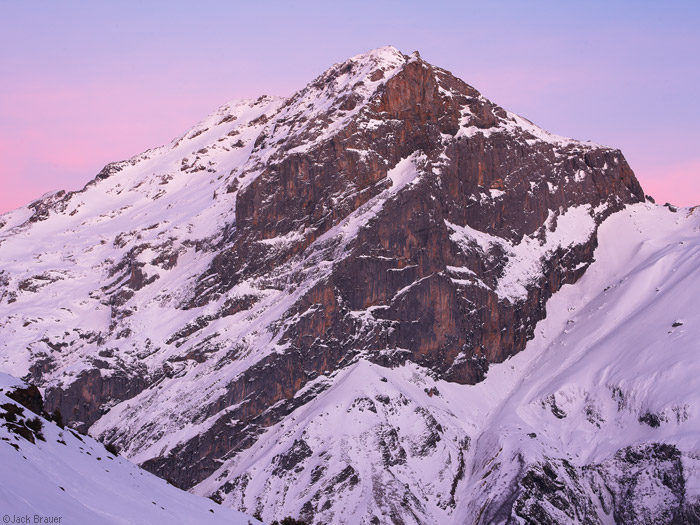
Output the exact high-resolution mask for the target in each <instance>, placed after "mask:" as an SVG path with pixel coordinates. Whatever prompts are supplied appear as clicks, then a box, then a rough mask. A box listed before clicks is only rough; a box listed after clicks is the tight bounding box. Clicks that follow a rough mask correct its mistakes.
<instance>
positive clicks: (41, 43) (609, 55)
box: [0, 0, 700, 213]
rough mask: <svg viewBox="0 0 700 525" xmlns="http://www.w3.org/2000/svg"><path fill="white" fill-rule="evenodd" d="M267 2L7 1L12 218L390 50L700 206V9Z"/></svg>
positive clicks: (1, 159)
mask: <svg viewBox="0 0 700 525" xmlns="http://www.w3.org/2000/svg"><path fill="white" fill-rule="evenodd" d="M252 4H253V3H252V2H234V1H223V0H221V1H212V0H198V1H196V2H195V1H192V2H183V1H174V0H170V1H154V0H151V1H148V2H143V1H139V2H135V1H124V0H122V1H119V2H117V1H114V2H106V1H105V2H102V1H101V2H95V1H84V2H78V1H61V2H55V1H46V2H42V1H33V0H26V1H19V0H17V1H15V0H0V185H1V186H0V187H1V188H2V190H0V213H1V212H4V211H7V210H9V209H12V208H15V207H17V206H20V205H23V204H26V203H27V202H29V201H30V200H33V199H35V198H38V197H39V196H41V195H42V194H43V193H45V192H47V191H51V190H55V189H67V190H74V189H79V188H81V187H82V186H83V185H84V184H85V183H86V182H87V181H89V180H90V179H92V178H93V177H94V176H95V175H96V174H97V173H98V172H99V171H100V169H101V168H102V166H104V165H105V164H106V163H108V162H111V161H115V160H121V159H124V158H128V157H131V156H133V155H135V154H137V153H140V152H141V151H143V150H145V149H147V148H150V147H154V146H158V145H161V144H164V143H167V142H169V141H170V140H171V139H172V138H174V137H175V136H176V135H179V134H180V133H182V132H184V131H185V130H187V129H188V128H189V127H191V126H192V125H194V124H195V123H196V122H197V121H199V120H201V119H202V118H204V117H205V116H206V115H207V114H208V113H209V112H210V111H212V110H214V109H215V108H216V107H218V106H220V105H221V104H223V103H225V102H227V101H228V100H231V99H234V98H240V97H257V96H259V95H261V94H263V93H265V94H273V95H290V94H292V93H293V92H294V91H295V90H297V89H299V88H301V87H303V86H304V85H305V84H306V83H307V82H309V81H311V80H312V79H313V78H314V77H315V76H317V75H318V74H320V73H321V72H323V71H324V70H325V69H326V68H327V67H329V66H330V65H332V64H333V63H336V62H339V61H342V60H344V59H346V58H348V57H350V56H352V55H355V54H358V53H361V52H364V51H367V50H369V49H372V48H375V47H380V46H383V45H386V44H391V45H394V46H396V47H398V48H399V49H400V50H401V51H403V52H404V53H410V52H412V51H414V50H419V51H420V53H421V56H423V58H424V59H426V60H428V61H429V62H431V63H433V64H435V65H438V66H441V67H444V68H445V69H448V70H450V71H452V72H453V73H454V74H456V75H457V76H459V77H460V78H462V79H464V80H465V81H466V82H467V83H469V84H471V85H473V86H474V87H476V88H477V89H479V90H480V91H481V92H482V93H483V94H484V95H485V96H486V97H487V98H489V99H491V100H493V101H494V102H496V103H498V104H499V105H501V106H504V107H506V108H508V109H510V110H511V111H515V112H516V113H519V114H520V115H522V116H524V117H527V118H528V119H530V120H532V121H533V122H535V123H536V124H538V125H540V126H542V127H543V128H545V129H547V130H548V131H551V132H554V133H558V134H560V135H565V136H569V137H574V138H578V139H582V140H592V141H594V142H598V143H602V144H606V145H609V146H613V147H616V148H620V149H621V150H622V151H623V153H624V154H625V156H626V157H627V160H628V161H629V163H630V165H631V166H632V168H633V169H634V171H635V172H636V174H637V176H638V178H639V179H640V182H641V183H642V186H643V187H644V189H645V190H646V192H647V193H650V194H652V195H653V196H654V197H656V199H657V201H659V200H660V201H661V202H666V201H670V202H673V203H675V204H679V205H693V204H700V147H699V144H700V97H699V96H698V95H699V86H700V30H699V29H698V28H700V2H696V1H680V0H679V1H673V2H656V1H654V2H652V1H644V0H637V1H616V2H610V1H607V2H603V1H591V0H589V1H586V2H583V1H574V0H571V1H565V2H562V1H560V0H559V1H536V0H532V1H493V2H483V1H481V2H469V1H460V2H457V1H451V2H448V1H444V2H439V1H434V2H431V3H430V4H428V3H427V2H410V1H404V2H398V1H384V2H381V1H362V0H356V1H353V2H328V1H324V2H320V1H319V2H315V1H313V2H311V1H309V2H272V1H258V2H256V3H255V5H252Z"/></svg>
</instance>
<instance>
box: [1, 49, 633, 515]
mask: <svg viewBox="0 0 700 525" xmlns="http://www.w3.org/2000/svg"><path fill="white" fill-rule="evenodd" d="M642 200H643V193H642V190H641V187H640V186H639V183H638V182H637V180H636V178H635V176H634V173H633V172H632V170H631V169H630V167H629V166H628V165H627V162H626V161H625V159H624V157H623V156H622V154H621V153H620V152H619V151H618V150H614V149H610V148H606V147H602V146H598V145H594V144H590V143H582V142H579V141H575V140H571V139H566V138H563V137H557V136H555V135H552V134H549V133H547V132H545V131H543V130H541V129H540V128H538V127H536V126H535V125H533V124H532V123H530V122H529V121H527V120H526V119H523V118H521V117H519V116H517V115H515V114H513V113H510V112H508V111H507V110H505V109H503V108H501V107H499V106H498V105H496V104H494V103H492V102H490V101H489V100H487V99H486V98H484V97H483V96H482V95H481V94H480V93H479V92H478V91H477V90H476V89H475V88H473V87H471V86H469V85H468V84H466V83H465V82H463V81H462V80H460V79H458V78H456V77H454V76H453V75H452V74H451V73H449V72H448V71H445V70H443V69H441V68H439V67H435V66H432V65H430V64H428V63H427V62H425V61H424V60H423V59H422V58H420V56H419V55H418V54H417V53H415V54H413V55H411V56H406V55H403V54H401V53H400V52H398V51H397V50H396V49H394V48H391V47H385V48H380V49H377V50H373V51H370V52H368V53H365V54H363V55H358V56H356V57H353V58H351V59H349V60H347V61H345V62H343V63H340V64H336V65H334V66H332V67H331V68H330V69H329V70H328V71H326V72H325V73H323V74H322V75H320V76H319V77H318V78H316V79H315V80H314V81H312V82H311V83H310V84H308V85H307V86H306V87H305V88H303V89H302V90H300V91H299V92H297V93H295V94H294V95H293V96H291V97H289V98H287V99H280V98H273V97H265V96H263V97H260V98H258V99H256V100H244V101H235V102H233V103H229V104H226V105H225V106H222V107H221V108H220V109H219V110H217V111H216V112H214V113H213V114H212V115H210V116H209V117H207V118H206V119H205V120H204V121H202V122H201V123H200V124H198V125H197V126H195V127H194V128H192V129H191V130H189V131H188V132H187V133H185V134H184V135H182V136H181V137H179V138H178V139H176V140H175V141H173V142H172V143H171V144H169V145H167V146H163V147H161V148H156V149H154V150H149V151H147V152H144V153H142V154H141V155H137V156H136V157H133V158H132V159H129V160H126V161H122V162H118V163H113V164H110V165H108V166H107V167H106V168H105V169H104V170H103V171H102V173H101V174H99V175H98V176H97V177H96V179H95V180H94V181H92V182H91V183H90V184H88V185H87V186H86V187H85V188H84V190H82V191H80V192H75V193H69V194H58V193H57V194H53V195H52V196H50V197H47V198H46V199H43V200H41V201H37V202H35V203H33V204H32V205H31V206H30V207H27V208H24V209H20V210H16V211H15V212H12V213H10V214H6V215H4V216H3V218H2V226H1V228H0V244H1V245H2V255H1V256H0V257H1V258H2V259H1V261H2V264H1V265H0V268H2V271H0V319H3V321H1V322H0V330H1V331H2V332H1V333H2V334H4V335H6V337H5V338H4V339H3V340H2V342H1V343H0V352H1V355H2V358H3V360H4V361H3V362H4V363H5V366H6V367H7V368H9V369H10V370H8V371H11V372H13V373H14V374H15V375H18V376H31V377H32V378H33V380H34V381H36V382H38V383H39V384H40V386H41V387H42V388H44V389H45V392H46V403H47V407H48V409H49V410H53V409H55V408H59V409H60V410H61V412H62V413H63V414H64V418H65V419H66V420H67V421H71V422H72V423H73V424H74V425H76V426H78V427H81V428H84V429H90V432H91V433H93V435H96V436H101V437H103V438H105V439H108V440H109V441H110V442H116V443H117V444H118V445H119V446H120V447H121V448H122V449H123V450H124V451H125V453H126V454H128V455H129V456H130V457H131V458H133V459H135V460H137V461H138V462H140V463H142V464H143V465H145V466H146V467H147V468H148V469H149V470H151V471H153V472H155V473H157V474H158V475H160V476H162V477H166V478H170V479H172V480H174V481H175V482H176V483H178V484H179V485H181V486H184V487H192V486H194V485H196V484H197V483H200V482H203V481H204V480H207V479H209V481H210V482H211V479H210V477H211V476H213V475H214V473H215V472H216V483H219V485H220V486H224V485H226V483H229V482H232V481H231V480H229V479H227V474H225V473H223V472H220V471H219V472H217V470H218V469H219V467H220V465H221V462H222V461H223V460H222V458H227V459H231V458H236V457H244V456H245V454H247V453H248V452H247V451H249V449H250V448H251V447H252V446H253V445H254V444H255V443H256V440H257V437H258V436H259V435H260V434H261V433H263V432H265V429H267V428H269V427H270V426H271V425H274V424H276V423H278V422H280V421H282V420H284V418H285V417H287V416H288V415H289V414H290V413H292V412H293V411H294V410H295V409H298V408H299V407H301V406H304V405H306V404H307V403H309V402H310V401H311V400H313V399H315V398H316V397H317V396H318V395H320V394H321V393H322V392H323V391H324V390H326V389H328V388H330V387H331V386H332V384H333V381H334V379H333V378H335V377H339V374H340V373H341V372H342V371H344V370H346V369H347V368H348V367H351V366H354V365H355V364H357V363H359V362H363V363H364V362H366V363H371V364H372V366H374V367H385V368H395V367H401V366H403V365H406V366H409V365H410V366H414V367H418V369H420V370H424V371H426V373H427V374H430V375H431V376H433V377H434V378H435V379H436V380H443V381H448V382H451V383H456V384H474V383H478V382H480V381H482V380H483V379H484V377H485V376H486V374H487V372H488V369H489V366H490V364H492V363H498V362H501V361H503V360H504V359H506V358H508V357H509V356H512V355H514V354H516V353H518V352H520V351H521V350H522V349H523V348H524V347H525V345H526V343H527V341H528V340H530V339H531V338H532V337H533V335H534V331H535V326H536V324H537V322H538V321H539V320H541V319H543V318H544V317H545V315H546V304H547V300H548V299H549V297H550V296H551V295H552V294H553V293H554V292H556V291H557V290H559V289H560V288H561V287H562V286H563V285H564V284H567V283H574V282H576V281H577V280H578V279H579V278H580V277H581V276H582V275H583V274H584V272H585V271H586V269H587V268H588V266H589V265H590V264H591V263H592V261H593V252H594V249H595V247H596V245H597V232H598V227H599V225H600V224H601V223H602V222H603V221H604V220H605V219H606V218H607V217H608V216H610V215H611V214H612V213H615V212H616V211H619V210H622V209H623V208H624V207H625V206H626V205H627V204H630V203H635V202H639V201H642ZM30 219H31V220H30ZM17 348H19V349H22V350H20V351H19V352H18V351H17V350H16V349H17ZM373 370H374V369H373ZM378 395H379V394H378ZM397 402H399V403H400V402H401V401H400V400H399V401H397ZM368 406H370V405H369V404H368ZM404 406H405V405H404ZM428 419H429V418H427V419H426V421H427V420H428ZM299 447H300V450H302V449H304V447H303V445H299ZM299 447H298V448H299ZM304 450H305V449H304ZM302 453H304V452H303V451H302ZM348 472H349V471H348ZM348 477H349V478H351V475H350V474H348ZM238 482H239V483H243V481H241V480H239V481H238ZM212 483H213V482H212ZM237 490H242V491H244V492H245V490H246V489H245V488H241V487H240V486H239V488H238V489H237ZM445 501H450V500H449V498H447V499H446V500H445Z"/></svg>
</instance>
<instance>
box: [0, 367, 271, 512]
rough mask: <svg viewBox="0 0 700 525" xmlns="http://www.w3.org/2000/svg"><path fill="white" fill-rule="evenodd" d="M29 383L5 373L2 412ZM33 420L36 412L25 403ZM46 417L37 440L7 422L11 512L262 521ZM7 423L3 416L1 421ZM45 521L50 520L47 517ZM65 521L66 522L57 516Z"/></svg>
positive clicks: (4, 444)
mask: <svg viewBox="0 0 700 525" xmlns="http://www.w3.org/2000/svg"><path fill="white" fill-rule="evenodd" d="M22 386H23V383H22V382H21V381H19V380H17V379H15V378H13V377H12V376H8V375H7V374H0V405H2V406H1V407H0V413H5V412H7V409H6V407H5V405H6V404H12V405H15V406H18V405H17V404H16V402H15V401H13V400H12V399H10V398H9V397H7V395H6V394H7V393H9V392H11V391H12V390H14V389H15V388H16V387H22ZM23 416H24V418H25V419H30V418H32V417H36V415H35V414H33V413H31V412H30V411H29V410H28V409H26V408H24V414H23ZM41 420H42V421H43V429H42V433H43V435H44V438H45V441H42V440H40V439H37V440H36V443H34V444H32V443H30V442H29V441H28V440H27V439H25V438H23V437H20V436H18V435H17V434H16V433H13V432H10V431H9V430H8V428H7V426H5V425H2V424H0V464H1V465H2V469H0V508H2V513H3V514H4V515H10V516H21V517H23V516H26V515H29V516H31V520H32V521H31V523H38V522H36V521H34V520H35V518H34V516H35V515H38V516H41V517H43V518H52V517H55V518H59V517H60V518H61V521H60V523H65V524H78V523H105V524H107V523H110V524H124V525H126V524H156V523H183V524H185V523H188V524H192V525H199V524H205V523H211V524H217V523H222V524H223V523H226V524H230V525H237V524H240V525H247V524H252V523H259V522H258V521H257V520H255V519H254V518H251V517H250V516H246V515H244V514H242V513H240V512H236V511H234V510H231V509H227V508H225V507H221V506H219V505H217V504H216V503H214V502H212V501H210V500H207V499H204V498H200V497H197V496H193V495H191V494H188V493H187V492H184V491H182V490H179V489H177V488H175V487H173V486H172V485H169V484H168V483H167V482H166V481H165V480H162V479H160V478H157V477H156V476H154V475H152V474H150V473H148V472H145V471H144V470H142V469H140V468H138V467H137V466H136V465H134V464H132V463H130V462H129V461H127V460H126V459H124V458H123V457H121V456H117V457H115V456H113V455H112V454H110V453H109V452H107V450H105V447H104V446H103V445H102V444H101V443H98V442H97V441H95V440H94V439H92V438H90V437H88V436H80V435H79V434H77V433H74V432H72V431H70V430H68V429H65V430H64V429H61V428H59V427H58V426H56V425H55V424H54V423H51V422H48V421H46V420H45V419H43V418H41ZM0 423H2V422H0ZM42 523H44V522H42ZM56 523H58V521H56Z"/></svg>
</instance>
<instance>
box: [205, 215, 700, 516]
mask: <svg viewBox="0 0 700 525" xmlns="http://www.w3.org/2000/svg"><path fill="white" fill-rule="evenodd" d="M698 231H700V215H698V213H697V211H696V210H694V209H693V210H688V209H683V210H680V211H679V212H678V213H672V212H670V211H669V210H668V209H666V208H664V207H660V206H655V205H651V204H638V205H635V206H632V207H629V208H627V209H626V210H623V211H621V212H618V213H617V214H615V215H613V216H612V217H610V218H609V219H608V220H606V221H605V222H604V223H603V225H602V227H601V229H600V231H599V238H600V245H599V247H598V249H597V250H596V253H595V258H596V261H595V262H594V263H593V264H592V265H591V267H590V268H589V270H588V271H587V273H586V274H585V275H584V277H583V278H582V279H581V280H580V281H578V282H577V283H576V284H574V285H567V286H565V287H564V288H563V289H562V290H560V291H559V292H558V293H557V294H555V295H554V296H553V297H552V299H551V300H550V302H549V303H548V317H547V319H545V320H544V321H542V322H541V323H539V324H538V327H537V335H536V337H535V339H534V340H533V341H531V342H530V344H529V345H528V347H527V348H526V350H525V351H524V352H522V353H520V354H518V355H517V356H514V357H512V358H511V359H509V360H507V361H506V362H505V363H502V364H499V365H495V366H492V367H491V368H490V370H489V373H488V376H487V377H486V379H485V380H484V381H483V382H481V383H479V384H477V385H473V386H470V385H459V384H455V383H451V382H447V381H444V380H441V379H436V378H435V376H434V374H433V373H432V372H431V371H430V370H427V369H425V368H423V367H419V366H416V365H413V364H410V363H407V364H406V365H404V366H401V367H398V368H393V369H387V368H384V367H380V366H377V365H373V364H371V363H367V362H366V361H359V362H358V363H356V364H354V365H352V366H351V367H349V368H347V369H345V370H343V371H339V372H336V373H335V374H332V375H331V376H330V377H322V378H319V379H318V380H317V381H316V382H315V384H314V385H312V386H310V387H309V388H315V389H317V390H322V391H323V393H321V394H320V395H318V396H317V397H316V398H315V399H314V400H313V401H311V402H309V403H308V404H305V405H304V406H302V407H300V408H298V409H297V410H295V411H294V412H292V413H291V414H290V415H289V416H288V417H287V418H285V420H284V421H283V422H281V423H278V424H277V425H275V426H273V427H272V428H271V429H269V430H268V431H266V432H265V433H264V434H263V435H262V436H261V437H260V438H259V439H258V441H257V443H256V444H255V445H254V446H253V447H252V448H251V449H249V450H248V451H246V452H245V453H244V454H241V455H239V456H237V457H235V458H233V459H230V460H228V461H226V462H225V463H223V464H222V465H221V467H220V468H219V470H218V471H217V472H216V473H215V474H214V475H213V476H211V477H210V478H209V479H207V480H205V481H204V482H202V483H200V484H199V485H198V486H197V487H195V489H194V490H195V492H196V493H200V494H202V495H209V494H213V493H215V494H217V496H219V497H222V498H223V499H224V504H228V505H230V506H233V507H235V508H244V509H247V511H249V512H262V514H263V517H267V516H276V515H286V514H292V515H295V516H300V517H301V518H302V519H305V520H307V522H309V523H329V522H330V523H475V524H476V523H521V522H523V521H522V520H525V522H528V523H529V522H534V523H698V522H700V483H698V480H700V439H699V438H698V436H700V426H699V425H700V423H699V421H700V419H698V416H699V413H698V410H699V409H700V404H699V401H700V400H699V399H698V393H697V386H698V383H697V377H698V375H699V374H700V361H698V359H697V355H698V352H699V351H700V348H699V347H698V343H697V341H698V340H700V338H699V337H698V336H700V334H699V333H698V331H699V330H700V328H698V327H700V317H699V314H698V310H697V308H696V306H695V304H696V300H695V298H696V297H697V295H698V293H700V290H699V289H698V288H699V287H700V284H699V283H698V281H697V279H696V277H695V268H697V264H698V261H697V260H696V259H697V257H698V254H700V251H699V249H700V239H699V238H698ZM674 325H676V326H674ZM674 520H675V521H674Z"/></svg>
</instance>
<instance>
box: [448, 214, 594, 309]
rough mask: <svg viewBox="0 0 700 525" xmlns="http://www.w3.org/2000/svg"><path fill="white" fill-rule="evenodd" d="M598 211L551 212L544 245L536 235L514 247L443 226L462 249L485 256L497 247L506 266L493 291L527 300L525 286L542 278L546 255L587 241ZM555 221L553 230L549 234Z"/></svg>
mask: <svg viewBox="0 0 700 525" xmlns="http://www.w3.org/2000/svg"><path fill="white" fill-rule="evenodd" d="M597 211H599V210H592V209H591V206H590V205H582V206H574V207H571V208H569V209H568V210H566V211H565V212H564V213H563V214H561V215H555V214H554V212H552V211H550V213H549V217H548V219H547V221H545V223H544V225H543V227H542V230H543V232H544V235H545V240H544V242H541V241H540V240H539V239H538V238H537V237H535V236H523V237H522V239H521V241H520V242H519V243H517V244H516V243H512V242H510V241H508V240H506V239H503V238H501V237H498V236H495V235H490V234H488V233H485V232H481V231H479V230H476V229H474V228H471V227H470V226H460V225H457V224H453V223H450V222H447V221H445V224H446V225H447V227H448V228H449V230H451V232H452V233H451V234H450V238H451V239H452V240H453V241H454V242H456V243H457V244H459V245H461V246H463V247H465V248H468V247H469V246H470V245H471V244H475V245H476V246H478V247H479V248H480V249H481V250H482V251H483V252H484V253H485V254H488V253H489V251H491V249H492V247H493V246H499V247H500V248H501V249H502V250H503V251H504V252H505V254H506V257H507V263H506V266H505V269H504V272H503V275H502V276H501V277H500V278H499V280H498V286H497V288H496V290H495V292H496V293H497V294H498V296H499V297H500V298H502V299H507V300H509V301H511V302H516V301H519V300H522V299H525V298H526V297H527V287H528V286H529V285H531V284H532V283H533V282H534V280H536V279H537V278H538V277H539V276H540V275H542V260H543V258H544V257H545V256H546V255H547V254H551V253H554V252H555V251H557V250H560V249H566V248H569V247H572V246H575V245H577V244H583V243H585V242H586V241H588V239H589V238H590V236H591V234H592V233H593V231H594V230H595V220H594V219H593V216H592V213H595V212H597ZM555 218H556V228H555V229H554V230H553V231H552V230H551V228H552V226H553V224H554V222H553V221H554V220H555Z"/></svg>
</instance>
